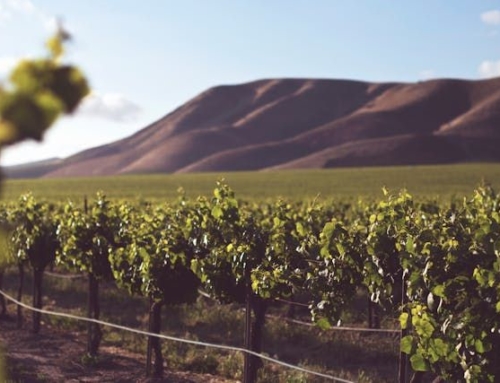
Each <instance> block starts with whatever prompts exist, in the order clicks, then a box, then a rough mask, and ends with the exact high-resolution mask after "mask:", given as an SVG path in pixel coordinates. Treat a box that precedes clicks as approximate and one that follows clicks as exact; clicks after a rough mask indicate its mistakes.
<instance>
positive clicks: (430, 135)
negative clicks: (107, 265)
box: [9, 78, 500, 177]
mask: <svg viewBox="0 0 500 383" xmlns="http://www.w3.org/2000/svg"><path fill="white" fill-rule="evenodd" d="M498 144H500V79H499V78H497V79H490V80H481V81H466V80H451V79H442V80H433V81H425V82H419V83H367V82H359V81H346V80H314V79H272V80H260V81H254V82H250V83H246V84H241V85H234V86H218V87H215V88H212V89H209V90H207V91H205V92H203V93H201V94H200V95H198V96H197V97H195V98H193V99H192V100H190V101H188V102H187V103H185V104H184V105H182V106H181V107H179V108H177V109H176V110H174V111H173V112H171V113H170V114H168V115H166V116H165V117H164V118H162V119H160V120H159V121H156V122H155V123H153V124H151V125H150V126H148V127H146V128H145V129H143V130H140V131H139V132H137V133H136V134H134V135H132V136H130V137H128V138H125V139H122V140H119V141H116V142H114V143H111V144H108V145H103V146H100V147H97V148H92V149H89V150H86V151H83V152H81V153H78V154H76V155H74V156H71V157H69V158H66V159H64V160H62V161H60V162H58V163H57V164H54V165H51V167H42V168H40V169H41V170H40V171H39V173H38V174H37V175H39V176H46V177H64V176H84V175H85V176H88V175H109V174H127V173H158V172H160V173H161V172H200V171H221V170H250V169H252V170H263V169H270V170H272V169H278V168H279V169H290V168H303V167H306V168H307V167H331V166H370V165H400V164H420V163H422V164H424V163H425V164H429V163H450V162H470V161H500V155H499V154H498V153H497V150H496V148H498ZM498 152H500V151H498ZM32 173H33V172H32ZM32 173H30V174H32ZM9 174H10V175H11V176H12V175H14V176H15V175H16V172H15V171H14V170H12V171H9Z"/></svg>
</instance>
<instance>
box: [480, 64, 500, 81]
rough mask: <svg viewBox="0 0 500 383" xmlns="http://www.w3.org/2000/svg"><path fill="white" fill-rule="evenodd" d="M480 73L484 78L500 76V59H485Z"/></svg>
mask: <svg viewBox="0 0 500 383" xmlns="http://www.w3.org/2000/svg"><path fill="white" fill-rule="evenodd" d="M478 72H479V75H480V76H481V77H482V78H491V77H497V76H500V60H498V61H489V60H486V61H483V62H482V63H481V64H480V65H479V68H478Z"/></svg>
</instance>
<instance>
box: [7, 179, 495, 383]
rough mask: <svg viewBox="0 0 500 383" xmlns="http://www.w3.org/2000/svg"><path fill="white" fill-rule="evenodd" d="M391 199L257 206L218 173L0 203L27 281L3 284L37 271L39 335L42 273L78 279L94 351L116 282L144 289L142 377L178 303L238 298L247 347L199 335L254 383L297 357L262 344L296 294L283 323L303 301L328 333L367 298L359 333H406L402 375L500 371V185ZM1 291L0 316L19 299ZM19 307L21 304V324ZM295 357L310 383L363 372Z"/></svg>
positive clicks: (136, 293)
mask: <svg viewBox="0 0 500 383" xmlns="http://www.w3.org/2000/svg"><path fill="white" fill-rule="evenodd" d="M384 195H385V197H384V198H383V199H381V200H380V201H374V202H363V203H361V202H360V203H336V204H330V203H329V204H321V203H319V202H318V201H316V200H313V201H312V202H307V203H300V202H293V203H292V202H287V201H285V200H282V199H277V200H276V201H274V202H266V203H264V202H258V203H257V202H248V201H244V200H240V199H238V198H236V196H235V194H234V192H233V191H232V190H231V188H230V187H229V186H228V185H227V184H225V183H223V182H218V183H217V186H216V188H215V189H214V191H213V194H212V196H211V197H198V198H195V199H192V198H188V197H187V196H186V195H185V194H180V195H179V197H178V198H177V200H176V201H175V202H171V203H168V204H167V203H158V202H155V203H152V202H148V201H145V200H143V201H140V202H137V203H135V204H130V203H127V202H122V201H118V200H111V199H108V198H106V196H105V195H104V194H102V193H98V194H97V196H96V197H95V198H93V199H92V200H90V201H88V202H87V201H86V200H85V202H81V201H74V202H69V203H52V202H50V203H49V202H40V201H38V200H36V199H35V198H34V197H33V196H32V195H31V194H26V195H23V196H21V197H20V199H19V200H18V201H17V202H15V203H14V202H9V203H4V205H3V207H2V209H1V211H0V214H1V216H0V220H1V222H2V225H3V226H4V227H5V228H6V229H7V230H6V233H7V235H6V236H4V238H2V249H3V253H4V254H5V255H6V257H4V258H3V261H4V262H3V264H2V266H1V270H2V273H1V274H2V276H3V274H4V273H5V275H7V274H8V273H10V274H12V273H13V270H14V271H15V275H16V280H17V282H16V285H15V286H14V285H11V286H7V284H6V281H7V278H2V279H0V281H2V280H3V281H4V282H5V283H4V285H3V286H1V285H0V289H1V291H2V292H4V291H7V290H8V291H13V290H16V292H17V296H16V297H15V300H16V301H17V302H21V301H22V300H23V294H24V290H25V287H24V283H25V279H26V275H25V274H29V276H30V281H31V282H30V283H31V284H32V306H33V307H34V308H35V310H34V311H32V320H31V322H30V323H31V325H32V329H31V330H32V332H34V333H38V332H40V330H41V323H42V321H41V318H42V315H44V314H42V311H43V307H42V306H43V296H44V286H45V283H46V281H45V279H46V278H44V276H45V274H46V273H47V272H48V270H49V269H50V270H52V273H53V272H54V271H55V272H57V273H58V274H62V275H78V276H84V277H85V278H86V280H87V294H86V296H87V298H86V300H87V305H86V308H85V310H86V312H87V318H88V319H89V321H88V322H87V328H86V331H87V333H88V337H87V350H86V353H85V358H86V359H87V360H89V361H92V360H96V359H97V358H99V349H100V346H101V343H102V342H105V341H106V332H105V331H104V329H103V327H105V325H104V324H103V323H101V321H100V316H101V307H102V296H103V295H105V293H106V291H105V290H107V289H108V287H107V286H109V285H110V284H112V285H116V286H117V287H118V288H119V289H121V290H123V291H126V292H127V293H129V294H130V295H131V296H132V297H133V298H134V299H137V298H138V297H142V300H143V301H145V302H147V308H146V309H147V311H148V317H149V321H148V322H149V323H148V328H147V331H146V333H147V334H148V338H147V339H148V344H147V352H146V374H147V375H149V376H153V377H161V376H162V375H163V374H164V371H163V370H164V366H169V361H168V360H164V353H165V349H164V348H163V347H162V342H163V341H164V340H162V338H163V339H168V336H166V335H165V334H164V333H163V332H162V325H164V317H165V316H166V317H167V318H168V317H169V316H170V315H171V313H173V312H175V310H178V307H179V305H183V307H187V310H189V307H193V310H194V308H195V307H197V305H198V304H199V300H200V299H209V300H210V301H211V302H212V301H213V302H217V303H218V304H220V305H221V307H225V306H228V305H233V306H230V307H241V308H242V309H243V320H244V326H243V327H242V328H243V334H242V338H243V339H244V345H243V347H235V346H233V347H229V346H224V345H221V344H220V343H219V345H213V344H211V345H210V344H207V343H210V342H203V340H201V339H200V341H199V342H198V343H199V346H204V347H217V346H218V347H220V348H224V347H226V348H228V349H231V350H233V351H235V352H241V353H242V354H243V355H244V357H243V359H244V360H243V365H242V367H241V368H242V371H241V373H240V375H239V376H241V377H242V379H243V381H244V382H245V383H251V382H255V381H258V380H259V369H262V366H263V363H264V362H266V363H267V362H271V363H281V364H285V365H286V367H291V368H294V366H288V363H283V361H279V360H276V359H277V358H274V357H270V356H269V355H268V350H266V349H263V338H264V334H265V326H266V323H269V320H270V319H269V318H270V316H269V315H268V314H270V313H273V312H274V310H275V309H276V305H277V304H285V305H288V306H289V309H288V312H287V313H286V317H287V319H290V320H296V321H297V322H304V317H303V315H302V316H300V318H299V317H298V316H299V314H298V313H294V308H296V307H298V308H300V309H301V310H302V312H304V311H305V312H307V313H308V315H309V317H308V318H307V321H308V322H309V323H310V324H313V325H314V326H315V327H314V328H315V329H316V330H318V331H320V332H321V331H323V332H325V333H326V332H328V331H331V330H334V329H339V328H342V327H343V323H344V321H345V318H346V314H348V313H349V311H350V310H352V307H353V302H354V301H355V300H359V299H366V310H367V317H366V323H364V324H363V326H357V327H358V329H354V330H355V331H356V330H358V331H362V330H373V332H374V333H376V332H377V331H380V332H384V331H386V332H387V333H391V332H393V333H396V334H397V336H398V339H397V343H398V344H397V346H398V350H399V352H400V357H399V367H398V368H397V371H396V372H395V374H394V375H393V378H392V381H399V382H407V381H409V380H410V377H411V379H412V381H413V382H419V381H420V382H424V381H427V380H426V379H429V378H430V377H431V376H432V377H440V378H442V379H443V381H465V382H495V381H498V379H500V327H499V326H500V315H499V313H500V299H499V298H500V227H499V224H500V195H499V194H497V193H495V191H494V190H493V189H492V188H490V187H487V186H480V187H478V188H477V189H476V190H475V191H474V192H473V193H472V195H471V196H469V197H467V198H464V199H463V200H455V201H454V202H450V203H448V204H445V203H442V202H440V203H436V202H429V201H426V202H417V201H415V200H414V199H413V198H412V196H411V195H410V194H409V193H408V192H406V191H401V192H399V193H396V194H392V193H391V192H389V191H387V190H384ZM8 281H9V283H11V284H13V283H14V279H12V278H10V279H8ZM103 286H106V288H105V289H103ZM200 294H203V296H204V297H202V298H200ZM1 297H2V299H1V300H0V304H1V313H0V314H1V315H2V316H5V315H6V314H7V313H6V308H7V305H6V298H8V299H11V297H10V296H4V295H2V296H1ZM132 297H131V298H130V299H132ZM360 297H361V298H360ZM214 305H215V303H214ZM205 307H206V308H207V309H213V307H215V306H205ZM23 311H24V310H23V309H22V307H21V306H20V305H18V306H17V312H16V320H17V324H18V327H22V325H23V323H24V318H23V316H24V315H25V313H24V312H23ZM206 315H207V316H208V314H206ZM298 319H300V320H298ZM359 327H363V328H359ZM143 330H145V329H143ZM154 334H160V335H161V336H160V337H158V336H154ZM295 367H298V366H295ZM298 369H299V370H301V372H302V373H303V374H304V375H302V376H303V377H304V378H303V379H304V381H309V380H308V379H309V378H310V379H311V381H313V379H320V380H318V381H324V380H332V381H340V382H350V381H353V380H352V379H355V378H352V377H351V378H349V379H348V378H345V377H340V376H338V375H336V374H334V372H332V371H329V370H326V371H321V372H319V371H309V369H303V368H301V367H298ZM363 374H365V372H363ZM358 379H359V381H361V378H360V377H358V378H357V379H355V381H358ZM283 381H285V380H283ZM365 381H371V380H365Z"/></svg>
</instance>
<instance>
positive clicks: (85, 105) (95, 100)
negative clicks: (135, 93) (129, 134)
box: [78, 92, 142, 122]
mask: <svg viewBox="0 0 500 383" xmlns="http://www.w3.org/2000/svg"><path fill="white" fill-rule="evenodd" d="M141 112H142V109H141V107H140V106H139V105H137V104H136V103H134V102H133V101H130V100H129V99H127V98H126V97H125V96H124V95H122V94H120V93H98V92H92V93H91V94H90V95H89V96H87V97H86V98H85V99H84V100H83V102H82V105H81V106H80V107H79V108H78V115H79V116H91V117H99V118H104V119H108V120H112V121H116V122H133V121H136V120H137V118H138V117H139V115H140V114H141Z"/></svg>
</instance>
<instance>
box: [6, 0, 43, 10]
mask: <svg viewBox="0 0 500 383" xmlns="http://www.w3.org/2000/svg"><path fill="white" fill-rule="evenodd" d="M2 3H3V4H4V6H5V7H6V8H7V9H11V10H13V11H18V12H24V13H32V12H35V11H36V7H35V5H34V4H33V3H32V2H31V1H30V0H3V1H2Z"/></svg>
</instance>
